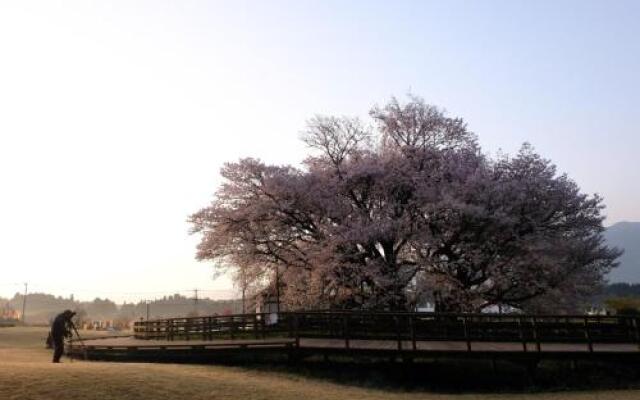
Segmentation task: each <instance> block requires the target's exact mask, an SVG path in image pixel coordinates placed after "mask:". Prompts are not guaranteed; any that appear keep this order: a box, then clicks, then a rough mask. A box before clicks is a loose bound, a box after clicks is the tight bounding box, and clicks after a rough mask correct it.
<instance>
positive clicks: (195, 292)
mask: <svg viewBox="0 0 640 400" xmlns="http://www.w3.org/2000/svg"><path fill="white" fill-rule="evenodd" d="M193 294H194V296H193V308H194V311H195V313H196V315H197V314H198V289H193Z"/></svg>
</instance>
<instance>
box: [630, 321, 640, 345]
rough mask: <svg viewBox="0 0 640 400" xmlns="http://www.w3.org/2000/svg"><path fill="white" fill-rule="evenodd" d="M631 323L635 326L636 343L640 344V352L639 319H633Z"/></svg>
mask: <svg viewBox="0 0 640 400" xmlns="http://www.w3.org/2000/svg"><path fill="white" fill-rule="evenodd" d="M631 322H632V324H633V330H634V331H635V339H636V343H637V344H638V349H639V350H640V329H639V328H638V318H637V317H633V318H632V320H631Z"/></svg>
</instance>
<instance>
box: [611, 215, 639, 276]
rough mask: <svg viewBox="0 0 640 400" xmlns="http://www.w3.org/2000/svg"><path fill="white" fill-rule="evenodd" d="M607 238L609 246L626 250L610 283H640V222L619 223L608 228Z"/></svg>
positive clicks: (612, 273) (612, 274)
mask: <svg viewBox="0 0 640 400" xmlns="http://www.w3.org/2000/svg"><path fill="white" fill-rule="evenodd" d="M605 238H606V239H607V242H608V243H609V245H611V246H615V247H618V248H621V249H624V254H623V255H622V257H620V260H619V261H620V265H619V266H618V268H615V269H614V270H613V271H612V272H611V274H609V282H611V283H616V282H626V283H640V222H618V223H617V224H614V225H612V226H610V227H608V228H607V230H606V232H605Z"/></svg>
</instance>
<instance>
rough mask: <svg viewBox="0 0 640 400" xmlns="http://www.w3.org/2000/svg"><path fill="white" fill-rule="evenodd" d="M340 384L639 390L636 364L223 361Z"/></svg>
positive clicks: (450, 389) (444, 389) (443, 389)
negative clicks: (531, 365) (531, 366)
mask: <svg viewBox="0 0 640 400" xmlns="http://www.w3.org/2000/svg"><path fill="white" fill-rule="evenodd" d="M225 364H226V365H234V366H236V367H238V366H240V367H241V368H244V369H250V370H258V371H265V372H279V373H284V374H287V375H290V376H294V377H295V376H298V377H301V378H306V379H318V380H324V381H330V382H334V383H338V384H341V385H349V386H358V387H366V388H376V389H381V390H389V391H394V392H397V391H398V390H402V391H410V392H415V391H429V392H440V393H464V392H482V393H514V392H554V391H564V390H594V389H599V390H605V389H640V371H638V365H637V364H633V365H632V364H622V363H616V364H608V363H601V362H597V363H596V362H588V361H581V362H580V363H578V364H577V365H573V366H572V365H571V363H570V362H558V361H544V362H541V363H540V364H539V365H538V367H537V368H536V370H535V373H534V374H531V373H530V372H528V371H527V368H526V366H525V365H522V364H516V363H512V362H507V361H497V362H495V364H492V363H491V362H490V361H475V360H472V361H460V360H447V359H440V360H437V361H436V360H421V361H419V362H418V361H417V362H413V363H393V362H357V363H356V362H339V361H329V362H327V361H323V360H319V359H310V360H305V361H303V362H297V363H295V364H292V363H289V364H274V363H242V364H238V363H237V362H235V363H226V362H225Z"/></svg>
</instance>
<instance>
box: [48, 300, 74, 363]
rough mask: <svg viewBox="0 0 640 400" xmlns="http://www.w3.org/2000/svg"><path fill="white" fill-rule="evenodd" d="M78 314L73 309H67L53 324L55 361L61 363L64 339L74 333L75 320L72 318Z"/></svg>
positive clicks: (52, 334)
mask: <svg viewBox="0 0 640 400" xmlns="http://www.w3.org/2000/svg"><path fill="white" fill-rule="evenodd" d="M74 315H76V313H74V312H73V311H71V310H65V311H64V312H63V313H62V314H58V316H56V318H55V319H54V320H53V324H51V339H52V340H53V349H54V350H53V362H54V363H59V362H60V357H62V354H63V353H64V339H65V338H69V337H71V335H72V332H71V329H72V328H73V322H72V321H71V318H73V316H74Z"/></svg>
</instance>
